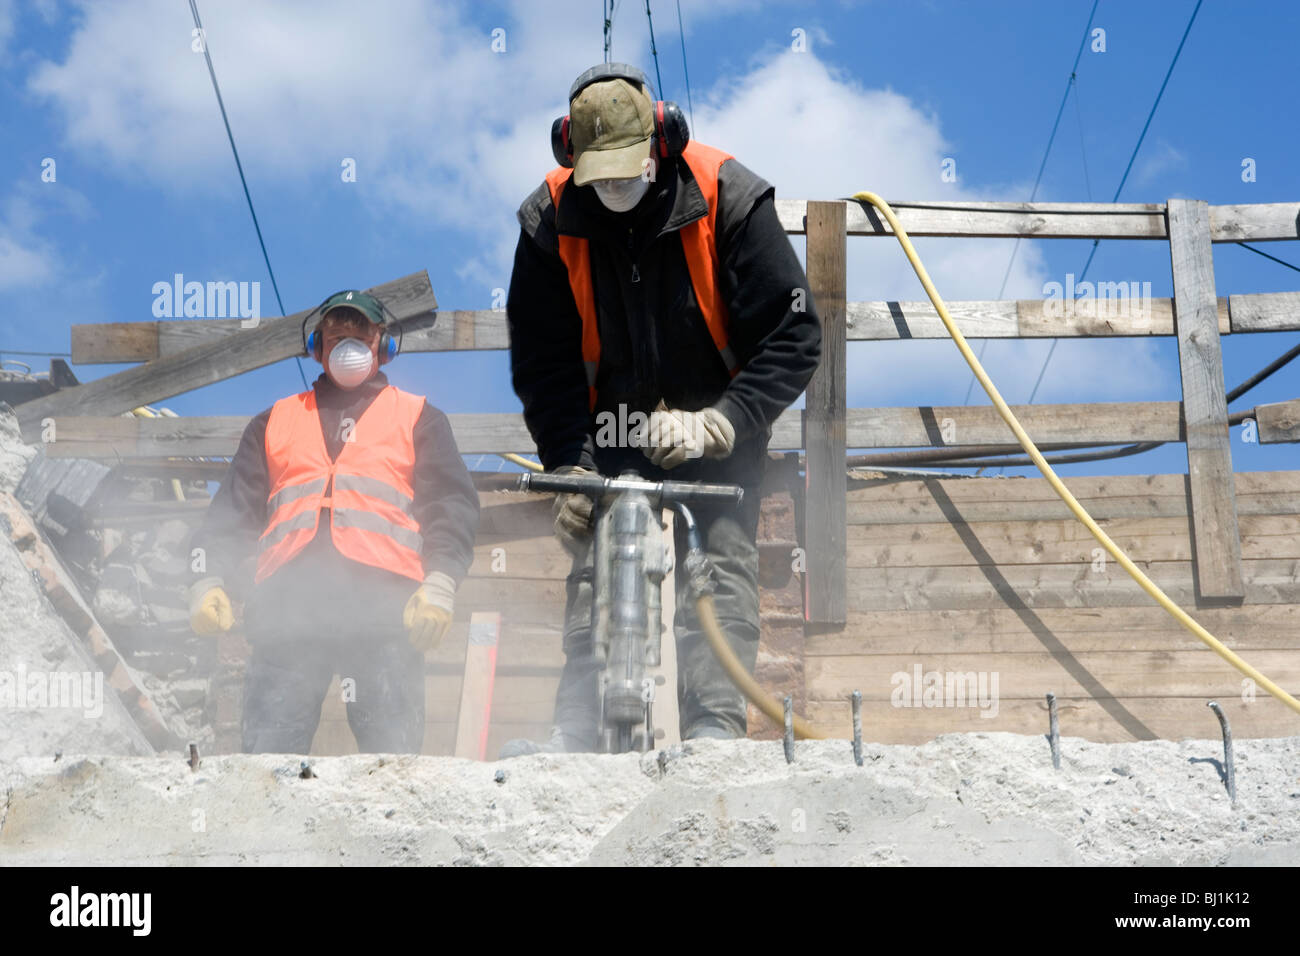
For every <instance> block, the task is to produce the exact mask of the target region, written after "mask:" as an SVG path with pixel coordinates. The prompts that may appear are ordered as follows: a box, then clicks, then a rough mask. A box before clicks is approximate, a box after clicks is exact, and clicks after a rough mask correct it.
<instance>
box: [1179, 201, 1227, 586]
mask: <svg viewBox="0 0 1300 956" xmlns="http://www.w3.org/2000/svg"><path fill="white" fill-rule="evenodd" d="M1168 207H1169V255H1170V259H1171V261H1172V264H1173V274H1174V302H1175V307H1176V314H1175V325H1176V327H1177V330H1178V362H1179V367H1180V370H1181V372H1182V381H1183V417H1184V420H1185V427H1186V431H1187V434H1186V442H1187V473H1188V476H1189V478H1190V485H1191V494H1192V524H1193V526H1194V528H1195V532H1196V574H1197V582H1198V584H1199V586H1200V592H1201V594H1202V595H1203V596H1204V597H1206V598H1209V599H1218V600H1240V599H1241V597H1242V596H1243V595H1244V593H1245V591H1244V589H1243V584H1242V570H1241V538H1240V535H1239V533H1238V530H1237V504H1236V499H1235V497H1234V488H1233V476H1232V447H1231V435H1230V433H1229V431H1228V403H1227V399H1226V393H1225V389H1224V385H1223V355H1222V353H1221V351H1220V346H1219V323H1218V312H1217V309H1216V305H1215V303H1216V300H1215V296H1214V259H1213V252H1212V251H1211V248H1210V212H1209V205H1208V204H1207V203H1206V202H1205V201H1203V200H1191V199H1171V200H1169V203H1168Z"/></svg>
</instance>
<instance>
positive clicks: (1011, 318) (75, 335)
mask: <svg viewBox="0 0 1300 956" xmlns="http://www.w3.org/2000/svg"><path fill="white" fill-rule="evenodd" d="M1094 285H1097V284H1095V283H1094ZM1102 285H1105V286H1107V288H1106V289H1104V290H1103V289H1099V290H1098V294H1097V297H1096V298H1092V299H1073V300H1066V299H1064V298H1062V299H1061V300H1059V301H1055V302H1053V301H1051V300H1045V299H1020V300H1015V299H1004V300H969V301H954V302H949V303H948V312H949V314H950V315H951V316H952V319H953V321H954V322H956V323H957V327H958V328H959V329H961V331H962V334H963V335H965V336H966V337H967V338H985V339H987V338H1017V337H1020V338H1041V337H1051V338H1081V337H1093V336H1110V337H1119V336H1152V335H1173V334H1174V302H1173V299H1166V298H1150V299H1139V300H1138V303H1137V305H1134V304H1133V303H1134V300H1133V299H1131V298H1119V297H1117V296H1119V295H1121V294H1122V295H1125V296H1126V295H1127V293H1128V292H1131V291H1132V289H1131V288H1130V289H1128V290H1127V291H1125V292H1123V293H1121V292H1120V291H1119V290H1118V285H1119V284H1114V283H1112V284H1105V283H1103V284H1102ZM1103 292H1105V295H1106V297H1105V298H1102V294H1103ZM1218 307H1219V334H1220V335H1228V334H1230V333H1232V332H1276V331H1285V330H1291V329H1298V328H1300V292H1265V293H1259V294H1249V295H1234V296H1228V297H1225V298H1220V299H1219V300H1218ZM845 321H846V323H847V337H848V338H849V340H850V341H892V340H898V339H947V338H948V330H947V329H946V328H945V327H944V324H943V321H942V320H941V319H940V318H939V315H938V313H937V312H935V309H934V305H933V303H931V302H930V301H929V300H928V299H926V300H923V301H919V302H896V301H873V302H848V303H846V317H845ZM241 328H242V327H241V325H240V320H239V319H187V320H179V321H172V320H164V321H160V322H99V323H93V324H88V325H74V326H73V327H72V360H73V361H74V362H75V363H77V364H79V365H94V364H96V363H108V362H147V361H151V360H153V359H155V358H159V357H163V356H168V355H173V354H175V353H177V352H180V351H184V350H185V349H187V348H193V347H194V346H195V345H198V344H200V343H206V342H214V341H219V340H220V339H223V338H226V337H228V336H230V335H233V334H235V333H237V332H239V331H240V330H241ZM509 347H510V336H509V330H508V329H507V327H506V321H505V314H504V313H502V312H495V311H492V310H490V309H483V310H464V311H452V312H440V313H438V321H437V322H436V323H435V324H433V325H431V326H428V327H423V328H415V329H412V330H411V331H409V332H406V333H405V334H404V337H403V340H402V351H403V352H411V353H414V352H447V351H455V350H465V349H474V350H500V349H507V348H509Z"/></svg>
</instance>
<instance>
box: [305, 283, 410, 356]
mask: <svg viewBox="0 0 1300 956" xmlns="http://www.w3.org/2000/svg"><path fill="white" fill-rule="evenodd" d="M336 305H352V306H353V307H354V308H356V309H357V311H359V312H361V313H362V314H363V315H366V314H368V313H373V314H376V315H381V316H384V317H385V318H386V319H387V320H388V322H389V324H397V317H396V316H395V315H393V313H392V312H390V311H389V309H388V306H386V305H384V303H383V302H382V301H381V300H380V299H378V298H376V297H375V296H373V295H370V294H369V293H368V292H361V291H359V290H357V289H343V290H342V291H340V292H335V293H334V294H333V295H331V296H328V297H326V298H325V300H324V301H322V302H321V304H320V305H318V306H316V308H314V309H312V310H311V311H310V312H308V313H307V317H306V318H305V319H303V320H302V350H303V354H304V355H308V356H311V357H312V358H314V359H315V360H316V361H318V362H322V363H323V362H324V357H323V356H322V355H321V349H322V347H323V340H322V338H321V334H320V332H318V331H316V329H312V332H311V335H308V334H307V324H308V323H309V322H311V320H312V317H313V316H317V315H319V316H321V317H324V314H325V312H327V311H328V310H329V309H331V308H333V307H334V306H336ZM401 338H402V328H401V326H400V325H398V327H397V338H393V336H392V335H391V334H389V332H388V331H387V330H385V331H384V332H383V333H382V334H381V335H380V336H379V364H380V365H387V364H388V363H389V362H391V361H392V360H393V359H395V358H396V357H397V355H398V353H400V352H401V351H402V342H401Z"/></svg>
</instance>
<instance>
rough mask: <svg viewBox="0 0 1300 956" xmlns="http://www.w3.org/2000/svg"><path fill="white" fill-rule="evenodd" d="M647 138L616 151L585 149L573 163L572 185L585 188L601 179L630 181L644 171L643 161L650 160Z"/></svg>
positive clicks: (648, 137)
mask: <svg viewBox="0 0 1300 956" xmlns="http://www.w3.org/2000/svg"><path fill="white" fill-rule="evenodd" d="M651 139H653V137H650V136H647V137H646V138H645V139H643V140H642V141H641V142H639V143H633V144H632V145H631V146H622V147H619V148H618V149H585V150H583V151H582V153H581V154H580V155H579V156H578V158H577V159H576V160H575V161H574V164H573V184H574V185H575V186H585V185H587V184H588V183H594V182H597V181H598V180H601V179H632V178H633V177H635V176H640V175H641V174H642V173H643V172H644V171H645V161H646V160H647V159H649V158H650V141H651Z"/></svg>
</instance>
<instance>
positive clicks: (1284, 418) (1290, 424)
mask: <svg viewBox="0 0 1300 956" xmlns="http://www.w3.org/2000/svg"><path fill="white" fill-rule="evenodd" d="M1255 423H1256V425H1257V426H1258V428H1259V443H1260V444H1261V445H1272V444H1277V443H1279V442H1297V441H1300V399H1295V398H1293V399H1291V401H1289V402H1272V403H1270V404H1267V405H1256V406H1255Z"/></svg>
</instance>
